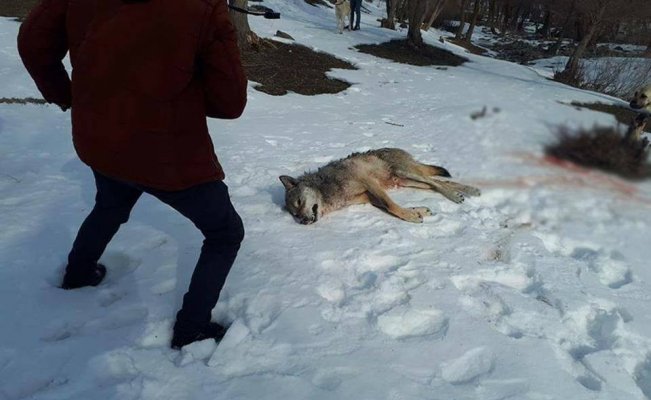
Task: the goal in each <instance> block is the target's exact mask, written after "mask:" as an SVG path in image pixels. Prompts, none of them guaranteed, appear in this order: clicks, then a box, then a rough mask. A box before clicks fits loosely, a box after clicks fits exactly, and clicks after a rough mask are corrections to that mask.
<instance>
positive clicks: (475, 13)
mask: <svg viewBox="0 0 651 400" xmlns="http://www.w3.org/2000/svg"><path fill="white" fill-rule="evenodd" d="M480 5H481V0H475V5H474V6H473V10H472V17H471V18H470V27H469V28H468V33H466V36H465V41H467V42H470V40H471V39H472V35H473V33H474V32H475V26H477V19H478V18H479V11H480Z"/></svg>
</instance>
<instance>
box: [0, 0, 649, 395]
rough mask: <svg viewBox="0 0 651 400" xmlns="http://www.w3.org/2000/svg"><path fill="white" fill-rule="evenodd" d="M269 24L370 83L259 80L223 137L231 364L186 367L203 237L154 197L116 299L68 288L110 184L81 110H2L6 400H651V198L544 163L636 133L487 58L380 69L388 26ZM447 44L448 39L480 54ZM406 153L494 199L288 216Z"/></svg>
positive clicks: (324, 12)
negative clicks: (83, 155)
mask: <svg viewBox="0 0 651 400" xmlns="http://www.w3.org/2000/svg"><path fill="white" fill-rule="evenodd" d="M265 3H268V5H269V6H271V7H272V8H274V9H276V10H277V11H280V12H281V13H282V18H281V19H280V20H277V21H270V20H261V19H253V18H251V21H250V22H251V23H252V25H253V27H254V29H255V30H256V31H257V32H258V33H259V34H261V35H263V36H272V35H273V34H274V33H275V32H276V30H282V31H285V32H287V33H289V34H291V35H292V36H293V37H294V38H296V40H297V42H299V43H302V44H305V45H307V46H310V47H313V48H315V49H317V50H319V51H325V52H328V53H331V54H334V55H336V56H337V57H340V58H343V59H346V60H349V61H351V62H352V63H354V64H355V65H356V66H357V67H358V68H359V69H358V70H356V71H349V70H346V71H343V70H336V71H332V72H331V76H333V77H337V78H339V79H345V80H347V81H350V82H351V83H353V86H352V87H351V88H349V89H348V90H346V91H345V92H342V93H339V94H336V95H321V96H315V97H305V96H300V95H296V94H289V95H286V96H282V97H273V96H269V95H266V94H263V93H260V92H258V91H256V90H254V89H253V86H254V85H255V83H253V82H252V83H251V88H250V90H249V104H248V107H247V110H246V112H245V114H244V116H243V117H242V118H241V119H239V120H236V121H219V120H211V121H210V128H211V132H212V135H213V139H214V142H215V147H216V149H217V152H218V155H219V157H220V160H221V162H222V164H223V165H224V167H225V170H226V174H227V181H226V182H227V184H228V185H229V187H230V191H231V195H232V199H233V202H234V204H235V205H236V208H237V209H238V210H239V212H240V214H241V215H242V218H243V220H244V222H245V227H246V230H247V237H246V239H245V242H244V243H243V247H242V249H241V251H240V254H239V256H238V259H237V261H236V263H235V266H234V267H233V270H232V272H231V274H230V276H229V279H228V281H227V285H226V288H225V290H224V292H223V294H222V296H221V300H220V302H219V304H218V306H217V307H216V309H215V310H214V319H215V320H216V321H219V322H222V323H228V324H231V327H230V329H229V331H228V333H227V335H226V337H225V338H224V339H223V340H222V342H221V343H220V344H219V345H216V344H215V343H214V342H210V341H206V342H201V343H195V344H193V345H190V346H187V347H186V348H184V349H183V351H181V352H179V351H174V350H171V349H170V348H169V341H170V336H171V325H172V323H173V318H174V314H175V312H176V310H177V308H178V306H179V304H180V300H181V296H182V294H183V293H184V292H185V290H186V288H187V284H188V280H189V277H190V274H191V272H192V268H193V266H194V262H195V260H196V258H197V255H198V252H199V248H200V244H201V236H200V234H199V233H198V232H197V231H196V230H195V228H194V227H193V226H192V225H191V224H190V223H189V222H188V221H186V220H184V219H183V217H181V216H180V215H177V214H175V212H174V211H172V210H171V209H168V208H167V207H166V206H165V205H163V204H161V203H159V202H157V201H155V200H153V199H151V198H149V197H143V198H142V199H141V201H140V202H139V204H138V205H137V206H136V208H135V210H134V212H133V214H132V218H131V220H130V222H129V223H128V224H127V225H125V226H124V227H123V228H122V229H121V231H120V232H119V233H118V235H117V236H116V238H115V239H114V241H113V242H112V243H111V245H110V246H109V248H108V250H107V252H106V254H105V256H104V258H103V261H104V262H105V263H106V265H107V266H108V269H109V272H108V276H107V279H106V281H105V282H104V283H102V284H101V285H100V286H99V287H97V288H92V289H90V288H85V289H81V290H76V291H63V290H61V289H59V288H57V285H58V284H59V283H60V280H61V275H62V268H63V266H64V264H65V259H66V255H67V251H68V250H69V247H70V245H71V242H72V240H73V238H74V235H75V234H76V231H77V228H78V227H79V224H80V223H81V221H82V220H83V218H84V217H85V216H86V214H87V213H88V211H89V210H90V208H91V207H92V205H93V196H94V191H93V185H94V184H93V179H92V175H91V173H90V171H89V169H88V168H87V167H86V166H84V165H83V164H82V163H81V162H80V161H79V160H78V159H77V157H76V156H75V153H74V150H73V148H72V144H71V140H70V134H69V131H70V115H69V113H62V112H60V111H59V110H58V109H57V108H56V107H53V106H35V105H28V106H22V105H7V104H2V105H0V278H1V279H0V316H1V318H2V323H1V324H0V399H2V400H5V399H6V400H14V399H39V400H40V399H84V400H94V399H98V400H99V399H101V400H106V399H119V400H126V399H146V400H147V399H157V400H159V399H174V400H183V399H188V400H190V399H224V400H225V399H228V400H236V399H311V400H312V399H358V400H379V399H387V400H389V399H391V400H397V399H409V400H415V399H446V400H450V399H454V400H457V399H459V400H461V399H481V400H489V399H490V400H497V399H573V400H580V399H608V400H611V399H639V400H644V399H650V398H651V313H649V309H650V307H651V283H650V282H651V268H649V260H650V259H651V246H649V245H648V243H649V240H650V237H651V225H650V224H651V215H650V214H649V212H650V211H651V184H649V183H630V182H627V181H623V180H620V179H619V178H615V177H612V176H609V175H606V174H603V173H600V172H594V171H592V172H590V171H585V170H582V169H580V168H567V167H566V166H562V165H558V164H556V163H552V162H549V160H546V159H545V158H544V157H543V154H542V149H543V146H544V145H545V144H546V143H549V142H550V141H552V140H554V133H553V127H554V126H555V125H557V124H569V125H571V126H581V125H583V126H591V125H592V124H594V123H601V124H614V123H615V121H614V119H613V118H612V117H610V116H608V115H606V114H599V113H595V112H592V111H587V110H584V111H579V110H576V109H574V108H573V107H569V106H567V105H565V104H563V103H569V102H571V101H582V102H591V101H604V102H613V101H616V100H615V99H612V98H609V97H607V96H603V95H600V94H595V93H589V92H585V91H581V90H577V89H574V88H570V87H566V86H562V85H560V84H557V83H555V82H552V81H549V80H548V79H546V78H544V77H542V76H541V75H539V74H538V73H537V72H536V71H534V70H532V69H530V68H528V67H524V66H520V65H515V64H512V63H508V62H503V61H498V60H494V59H490V58H483V57H478V56H473V55H470V54H464V55H465V56H466V57H468V58H469V59H470V62H469V63H467V64H465V65H463V66H460V67H456V68H452V67H450V68H447V69H436V68H433V67H412V66H407V65H402V64H398V63H394V62H391V61H387V60H383V59H379V58H375V57H373V56H370V55H366V54H362V53H359V52H357V51H355V50H354V49H352V46H354V45H356V44H359V43H379V42H383V41H386V40H389V39H392V38H398V37H404V36H406V32H405V31H399V32H392V31H388V30H383V29H380V28H378V27H377V25H378V22H377V21H376V18H378V17H379V16H380V12H381V10H380V9H379V8H378V9H373V10H372V11H373V13H374V14H373V15H368V14H365V15H363V17H362V18H363V24H362V30H361V31H357V32H345V33H344V34H343V35H339V34H337V33H336V23H335V18H334V11H333V10H330V9H327V8H323V7H321V8H318V7H312V6H310V5H307V4H306V3H305V2H304V1H303V0H291V1H280V0H274V1H271V0H269V1H265ZM376 5H377V4H376ZM17 30H18V23H16V22H14V21H11V20H8V19H3V20H0V54H1V56H0V81H1V82H2V86H1V87H0V97H24V96H38V92H37V91H36V89H35V87H34V85H33V84H32V83H31V81H30V80H29V77H28V76H27V75H26V73H25V72H24V71H23V70H22V67H21V64H20V61H19V59H18V56H17V53H16V50H15V36H16V33H17ZM440 34H441V33H440V32H436V31H431V32H428V33H426V34H425V39H426V40H427V41H428V42H430V43H431V44H433V45H436V46H444V47H446V48H448V49H450V50H452V51H454V52H456V53H460V54H461V53H464V51H463V49H461V48H458V47H456V46H453V45H450V44H445V45H443V44H441V43H439V42H438V40H437V39H438V37H439V35H440ZM287 73H300V71H294V70H292V69H291V66H288V67H287ZM483 107H486V108H487V113H486V116H485V117H483V118H479V119H476V120H473V119H471V118H470V114H471V113H474V112H477V111H480V110H482V108H483ZM387 146H392V147H400V148H403V149H405V150H407V151H409V152H411V153H412V154H413V155H414V156H415V157H416V158H417V159H419V160H422V161H424V162H428V163H432V164H439V165H442V166H445V167H446V168H447V169H448V170H450V172H451V173H452V175H453V176H454V178H455V179H456V180H458V181H460V182H463V183H467V184H473V185H476V186H478V187H480V188H481V189H482V191H483V194H482V196H481V197H479V198H472V199H469V200H468V201H467V202H466V203H465V204H463V205H456V204H453V203H451V202H449V201H447V200H445V199H444V198H443V197H442V196H440V195H439V194H436V193H432V192H425V191H417V190H400V191H394V192H392V193H391V195H392V197H393V198H394V199H396V201H397V202H398V203H399V204H403V205H405V206H427V207H430V208H431V209H432V211H433V212H434V215H433V216H431V217H427V218H425V222H424V223H423V224H410V223H407V222H404V221H401V220H398V219H397V218H394V217H391V216H389V215H387V214H385V213H383V212H380V211H378V210H377V209H375V208H373V207H372V206H370V205H365V206H355V207H350V208H348V209H345V210H341V211H338V212H335V213H333V214H331V215H329V216H327V217H325V218H323V219H322V220H320V221H319V222H318V223H316V224H314V225H311V226H303V225H299V224H297V223H296V222H294V220H293V219H292V217H291V216H290V215H289V214H288V213H287V212H285V211H284V210H283V193H284V192H283V187H282V185H281V184H280V182H279V181H278V176H279V175H283V174H288V175H299V174H301V173H302V172H303V171H305V170H310V169H315V168H317V167H319V166H321V165H323V163H325V162H327V161H329V160H334V159H337V158H339V157H343V156H346V155H348V154H349V153H351V152H353V151H361V150H366V149H371V148H379V147H387Z"/></svg>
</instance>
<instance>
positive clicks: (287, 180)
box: [279, 175, 298, 190]
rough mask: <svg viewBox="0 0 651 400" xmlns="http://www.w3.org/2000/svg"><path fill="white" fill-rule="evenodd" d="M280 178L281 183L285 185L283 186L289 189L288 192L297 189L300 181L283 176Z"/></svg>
mask: <svg viewBox="0 0 651 400" xmlns="http://www.w3.org/2000/svg"><path fill="white" fill-rule="evenodd" d="M279 178H280V181H281V182H282V183H283V186H285V189H287V190H289V189H291V188H293V187H295V186H296V185H298V181H297V180H296V179H294V178H292V177H291V176H287V175H281V176H280V177H279Z"/></svg>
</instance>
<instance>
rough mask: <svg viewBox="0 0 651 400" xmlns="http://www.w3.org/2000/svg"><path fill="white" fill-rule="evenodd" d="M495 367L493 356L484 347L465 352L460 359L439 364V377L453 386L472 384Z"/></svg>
mask: <svg viewBox="0 0 651 400" xmlns="http://www.w3.org/2000/svg"><path fill="white" fill-rule="evenodd" d="M494 367H495V355H494V354H493V352H492V351H491V350H490V349H488V348H486V347H477V348H474V349H472V350H469V351H467V352H466V353H465V354H464V355H462V356H461V357H459V358H457V359H454V360H450V361H448V362H445V363H443V364H441V377H442V378H443V379H444V380H445V381H446V382H449V383H451V384H453V385H460V384H464V383H468V382H472V381H474V380H476V379H477V378H479V377H481V376H484V375H487V374H489V373H490V372H491V371H493V368H494Z"/></svg>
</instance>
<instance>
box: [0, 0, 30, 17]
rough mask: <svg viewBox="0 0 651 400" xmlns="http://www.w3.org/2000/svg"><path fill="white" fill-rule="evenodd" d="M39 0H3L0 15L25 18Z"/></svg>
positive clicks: (0, 4)
mask: <svg viewBox="0 0 651 400" xmlns="http://www.w3.org/2000/svg"><path fill="white" fill-rule="evenodd" d="M38 1H39V0H2V1H0V17H12V18H16V19H18V20H23V19H24V18H25V17H26V16H27V14H29V11H30V10H31V9H32V7H34V6H35V5H36V3H38Z"/></svg>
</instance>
